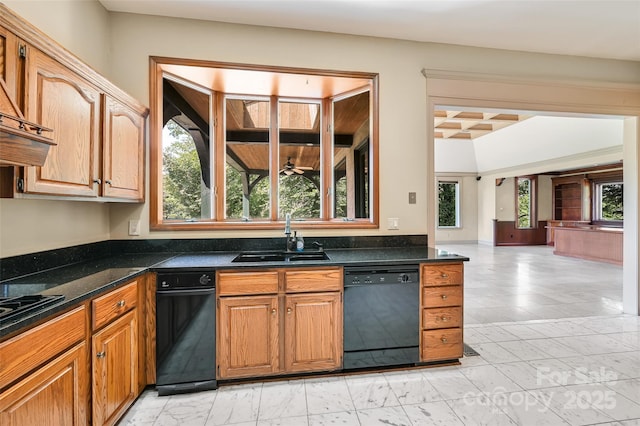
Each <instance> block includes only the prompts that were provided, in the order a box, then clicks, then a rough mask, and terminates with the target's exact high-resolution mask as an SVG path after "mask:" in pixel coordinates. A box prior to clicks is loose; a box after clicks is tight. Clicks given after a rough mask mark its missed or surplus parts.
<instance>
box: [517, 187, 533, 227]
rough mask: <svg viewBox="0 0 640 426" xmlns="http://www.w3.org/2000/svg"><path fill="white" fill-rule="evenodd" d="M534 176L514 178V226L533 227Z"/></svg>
mask: <svg viewBox="0 0 640 426" xmlns="http://www.w3.org/2000/svg"><path fill="white" fill-rule="evenodd" d="M535 189H536V178H535V177H517V178H516V216H517V217H516V219H517V220H516V227H517V228H535V227H536V226H537V223H536V222H537V221H536V210H537V207H536V196H535Z"/></svg>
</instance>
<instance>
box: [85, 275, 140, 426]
mask: <svg viewBox="0 0 640 426" xmlns="http://www.w3.org/2000/svg"><path fill="white" fill-rule="evenodd" d="M137 297H138V281H137V280H134V281H132V282H130V283H128V284H126V285H123V286H121V287H118V288H116V289H115V290H112V291H111V292H109V293H107V294H105V295H103V296H100V297H98V298H96V299H94V300H93V301H92V302H91V311H92V321H91V322H92V330H93V335H92V337H91V365H92V376H91V394H92V398H93V423H94V424H96V425H111V424H115V422H116V421H117V420H118V419H119V418H120V416H121V415H122V414H123V413H124V412H125V411H126V410H127V408H129V405H130V404H131V403H132V402H133V401H134V400H135V399H136V398H137V396H138V390H139V385H138V350H139V342H138V311H137Z"/></svg>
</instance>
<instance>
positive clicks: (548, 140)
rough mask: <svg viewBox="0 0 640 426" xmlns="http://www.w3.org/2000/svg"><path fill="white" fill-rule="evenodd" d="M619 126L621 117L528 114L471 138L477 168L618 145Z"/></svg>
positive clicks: (483, 170)
mask: <svg viewBox="0 0 640 426" xmlns="http://www.w3.org/2000/svg"><path fill="white" fill-rule="evenodd" d="M622 127H623V120H622V119H609V118H608V119H601V118H583V117H580V118H578V117H546V116H536V117H531V118H529V119H527V120H524V121H522V122H520V123H518V124H515V125H511V126H509V127H505V128H504V129H500V130H498V131H496V132H493V133H489V134H488V135H486V136H482V137H479V138H477V139H475V140H474V141H473V145H474V151H475V154H476V161H477V165H478V172H479V173H486V172H490V171H493V170H497V169H502V168H506V167H514V166H518V165H523V164H529V163H535V162H543V161H547V160H550V159H554V158H559V157H567V156H573V155H575V154H576V153H585V152H590V151H597V150H602V149H605V148H610V147H615V146H618V147H620V149H622ZM620 158H622V157H620ZM549 171H550V170H549Z"/></svg>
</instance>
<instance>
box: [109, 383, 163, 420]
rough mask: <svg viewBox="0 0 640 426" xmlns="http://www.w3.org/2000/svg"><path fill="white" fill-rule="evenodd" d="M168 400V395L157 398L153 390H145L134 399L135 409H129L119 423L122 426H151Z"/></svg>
mask: <svg viewBox="0 0 640 426" xmlns="http://www.w3.org/2000/svg"><path fill="white" fill-rule="evenodd" d="M168 401H169V398H168V397H164V398H158V396H157V394H156V392H155V391H152V390H146V391H144V392H143V393H142V395H140V397H139V398H138V400H137V401H136V404H135V406H136V409H135V410H131V411H129V413H127V415H126V416H125V417H124V418H123V419H122V420H121V421H120V424H121V425H123V426H125V425H126V426H152V425H153V424H154V423H155V421H156V419H157V418H158V416H159V415H160V413H161V412H162V410H163V409H164V407H165V405H167V402H168Z"/></svg>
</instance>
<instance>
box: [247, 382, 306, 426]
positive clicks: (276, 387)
mask: <svg viewBox="0 0 640 426" xmlns="http://www.w3.org/2000/svg"><path fill="white" fill-rule="evenodd" d="M303 415H304V416H306V415H307V399H306V394H305V389H304V381H303V380H294V381H288V382H287V381H284V382H273V383H265V384H263V386H262V393H261V395H260V408H259V410H258V420H259V421H262V420H273V419H278V418H281V417H297V416H303Z"/></svg>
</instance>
